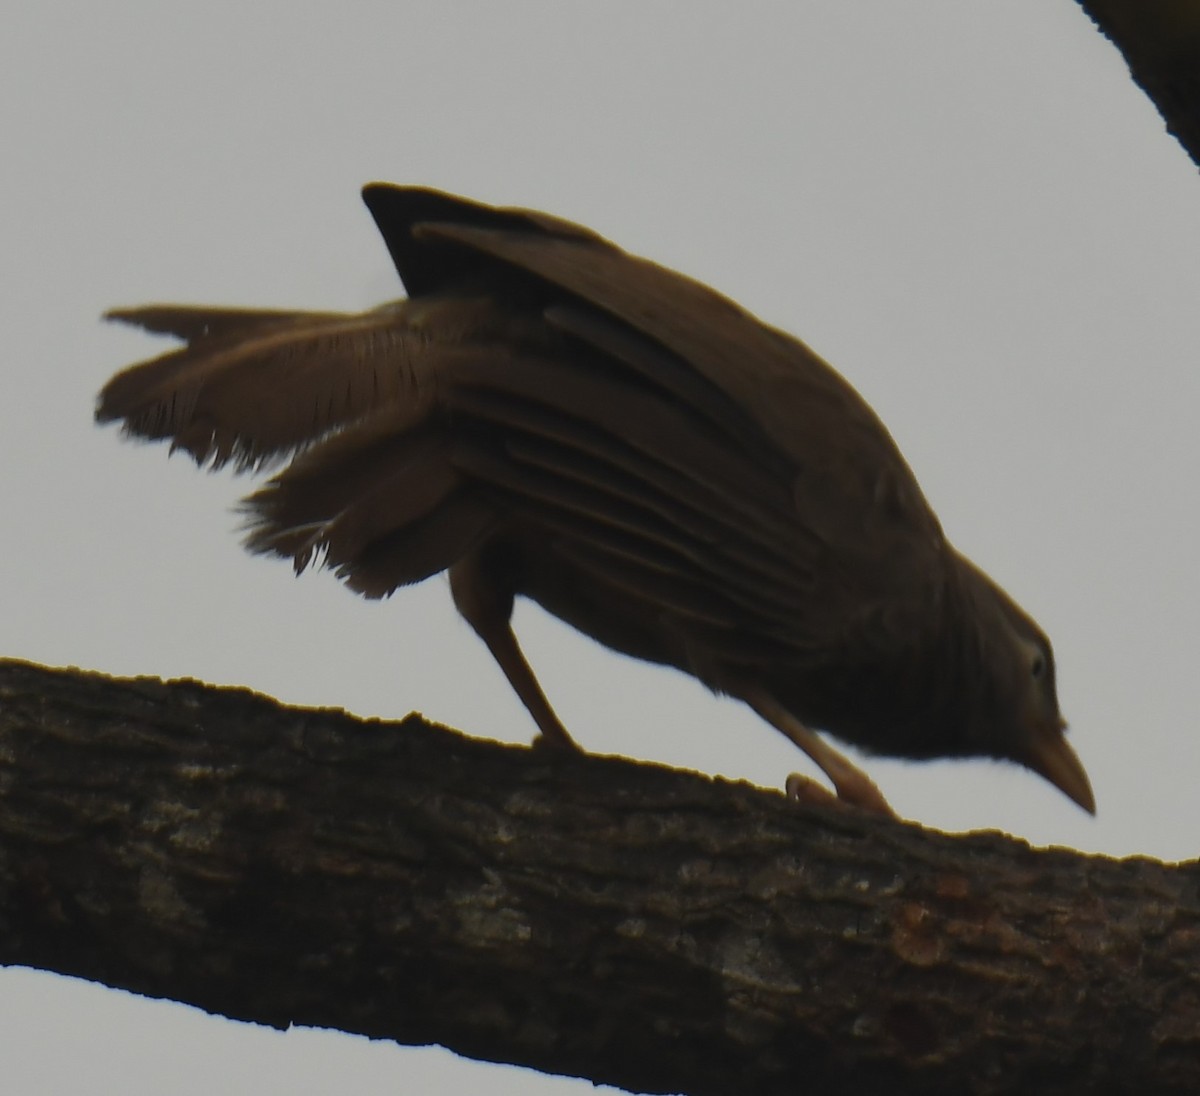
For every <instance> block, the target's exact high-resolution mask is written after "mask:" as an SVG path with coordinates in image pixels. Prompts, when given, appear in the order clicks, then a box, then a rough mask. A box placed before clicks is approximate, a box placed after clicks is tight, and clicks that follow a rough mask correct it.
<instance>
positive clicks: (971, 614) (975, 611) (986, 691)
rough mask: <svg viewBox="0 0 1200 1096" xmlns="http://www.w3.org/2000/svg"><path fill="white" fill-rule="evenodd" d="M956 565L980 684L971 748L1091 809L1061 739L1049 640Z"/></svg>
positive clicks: (1086, 785)
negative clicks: (1043, 780)
mask: <svg viewBox="0 0 1200 1096" xmlns="http://www.w3.org/2000/svg"><path fill="white" fill-rule="evenodd" d="M960 558H961V557H960ZM962 563H963V565H964V573H965V575H966V579H967V582H966V585H967V587H968V590H969V595H970V596H969V597H968V598H967V605H968V619H969V622H970V623H969V626H970V628H971V630H972V632H973V634H974V638H975V643H974V644H973V648H974V649H973V650H972V651H971V653H970V661H971V662H973V663H975V665H973V666H972V667H971V669H972V676H973V677H976V683H977V686H978V687H977V689H975V690H973V697H974V701H973V711H972V712H971V713H970V716H969V734H970V738H971V744H972V748H973V750H974V751H975V752H978V753H982V754H990V755H992V756H994V757H997V758H1003V759H1005V760H1009V761H1016V762H1018V763H1019V764H1021V765H1024V766H1025V767H1026V768H1028V769H1031V770H1032V771H1033V772H1035V773H1038V774H1039V775H1041V776H1043V777H1045V778H1046V779H1047V780H1048V781H1050V783H1051V784H1053V785H1054V786H1055V787H1056V788H1058V790H1059V791H1061V792H1062V793H1063V794H1064V795H1065V796H1067V798H1068V799H1071V800H1072V801H1073V802H1075V803H1078V804H1079V806H1081V807H1082V808H1083V809H1084V810H1085V811H1087V812H1088V813H1089V814H1095V813H1096V800H1095V797H1094V796H1093V794H1092V786H1091V783H1090V782H1089V780H1088V777H1087V773H1086V772H1085V771H1084V768H1083V765H1082V764H1081V763H1080V760H1079V758H1078V756H1077V755H1076V753H1075V751H1074V750H1073V749H1072V748H1071V746H1070V744H1069V743H1068V742H1067V739H1066V728H1067V722H1066V720H1065V719H1064V718H1063V716H1062V713H1061V712H1060V711H1059V707H1058V689H1057V685H1056V682H1055V666H1054V651H1053V649H1052V648H1051V646H1050V640H1049V638H1047V636H1046V634H1045V633H1044V632H1043V631H1042V630H1041V628H1039V627H1038V625H1037V623H1036V622H1035V621H1034V620H1033V619H1032V618H1031V617H1030V616H1029V615H1028V614H1027V613H1026V612H1025V611H1024V610H1023V609H1021V607H1020V606H1019V605H1017V604H1016V602H1014V601H1013V600H1012V598H1010V597H1009V596H1008V594H1006V593H1005V592H1004V591H1003V590H1002V589H1000V587H999V586H997V585H996V584H995V583H994V582H992V580H991V579H989V578H988V577H987V575H985V574H984V573H983V572H982V571H980V570H979V569H978V568H977V567H975V566H974V564H972V563H970V561H968V560H965V559H962Z"/></svg>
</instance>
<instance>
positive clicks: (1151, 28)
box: [1079, 0, 1200, 166]
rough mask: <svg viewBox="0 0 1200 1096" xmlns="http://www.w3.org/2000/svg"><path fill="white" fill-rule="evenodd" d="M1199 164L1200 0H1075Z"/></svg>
mask: <svg viewBox="0 0 1200 1096" xmlns="http://www.w3.org/2000/svg"><path fill="white" fill-rule="evenodd" d="M1079 4H1080V7H1082V8H1083V10H1084V11H1085V12H1086V13H1087V14H1088V15H1089V16H1090V17H1091V18H1092V20H1093V21H1094V22H1095V23H1096V25H1097V26H1098V27H1099V28H1100V30H1101V31H1102V32H1103V33H1104V35H1105V37H1107V38H1108V39H1109V40H1110V41H1111V42H1112V43H1113V44H1114V45H1115V46H1116V47H1117V49H1119V50H1120V51H1121V55H1122V56H1123V57H1124V58H1125V63H1126V64H1127V65H1128V66H1129V72H1130V75H1131V76H1132V77H1133V79H1134V82H1135V83H1136V84H1138V86H1139V87H1141V89H1142V90H1143V91H1144V92H1145V93H1146V94H1147V95H1148V96H1149V97H1150V99H1151V101H1152V102H1153V103H1154V105H1155V106H1156V107H1158V112H1159V114H1161V115H1162V117H1163V121H1165V122H1166V123H1167V130H1168V131H1169V132H1170V133H1171V134H1172V135H1174V137H1175V139H1176V140H1177V141H1179V143H1180V144H1181V145H1182V146H1183V147H1184V149H1185V150H1186V151H1187V153H1188V155H1189V156H1191V158H1192V162H1193V163H1194V164H1196V165H1197V166H1200V0H1079Z"/></svg>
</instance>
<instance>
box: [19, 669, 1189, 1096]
mask: <svg viewBox="0 0 1200 1096" xmlns="http://www.w3.org/2000/svg"><path fill="white" fill-rule="evenodd" d="M0 962H3V963H20V964H27V965H30V966H34V967H41V968H44V969H46V970H52V971H60V972H62V973H65V974H73V975H79V976H82V977H85V978H91V979H95V980H97V981H100V982H104V983H106V984H108V985H112V986H121V987H124V988H127V989H131V990H135V991H138V992H141V993H145V994H149V995H152V996H158V997H170V998H173V999H176V1000H180V1001H186V1002H189V1003H191V1004H194V1005H198V1006H200V1007H201V1008H204V1009H208V1010H210V1011H212V1012H217V1013H222V1014H224V1015H226V1016H230V1017H235V1018H241V1019H247V1020H255V1021H258V1022H259V1023H264V1024H271V1025H275V1026H284V1025H287V1024H310V1025H317V1026H322V1027H333V1028H341V1029H343V1030H345V1031H351V1032H360V1033H363V1034H367V1035H371V1036H379V1037H385V1038H390V1039H394V1040H397V1041H399V1042H402V1043H430V1042H436V1043H442V1044H444V1045H446V1046H448V1047H450V1048H451V1049H453V1050H456V1051H458V1052H460V1053H462V1054H466V1055H470V1056H472V1057H477V1058H485V1059H493V1060H496V1061H504V1062H513V1063H517V1064H523V1065H527V1066H533V1067H535V1068H537V1069H541V1070H546V1071H549V1072H556V1073H564V1074H571V1075H578V1076H582V1077H589V1078H591V1079H593V1080H595V1081H603V1082H607V1083H609V1084H613V1085H617V1086H619V1087H622V1088H626V1089H629V1090H631V1091H645V1092H684V1093H691V1094H696V1096H700V1094H706V1096H707V1094H714V1096H715V1094H724V1093H737V1094H739V1096H741V1094H744V1093H746V1092H754V1093H758V1094H773V1093H798V1092H813V1093H820V1092H838V1093H845V1092H876V1091H880V1092H881V1091H887V1092H891V1093H908V1092H912V1093H916V1092H920V1093H963V1092H971V1093H1001V1092H1014V1093H1016V1092H1020V1093H1029V1092H1039V1093H1070V1092H1094V1091H1097V1090H1100V1089H1105V1090H1108V1089H1110V1088H1117V1089H1120V1088H1124V1087H1128V1088H1129V1090H1130V1091H1134V1090H1136V1091H1153V1092H1169V1091H1178V1092H1185V1091H1186V1092H1196V1091H1200V975H1198V974H1197V971H1200V869H1198V867H1197V865H1196V864H1188V865H1180V866H1168V865H1164V864H1161V863H1158V862H1155V861H1152V860H1146V859H1134V860H1124V861H1115V860H1111V859H1107V858H1104V857H1088V856H1082V855H1079V854H1076V853H1072V852H1068V851H1065V850H1052V851H1036V850H1033V849H1030V848H1029V847H1028V846H1027V845H1025V844H1023V843H1022V842H1019V841H1015V840H1012V839H1010V838H1007V837H1004V836H1001V835H999V834H970V835H965V836H960V837H951V836H947V835H944V834H940V833H935V832H931V831H926V830H922V829H920V828H919V827H917V826H914V825H911V824H903V823H897V822H891V821H887V820H883V819H877V818H869V817H865V816H863V815H861V814H859V813H858V812H851V811H845V810H840V809H837V808H824V809H820V808H816V807H800V806H797V805H795V804H790V803H787V802H786V801H785V800H784V799H783V798H782V797H781V796H779V795H777V794H774V793H769V792H764V791H762V790H759V789H756V788H752V787H749V786H746V785H741V784H731V783H727V782H724V781H720V780H711V779H708V778H705V777H703V776H699V775H696V774H693V773H685V772H677V771H673V770H669V769H665V768H661V767H657V766H650V765H644V764H636V763H633V762H629V761H624V760H619V759H612V758H599V757H584V758H580V759H572V758H561V757H558V756H556V755H553V754H551V753H550V752H549V751H546V750H529V749H522V748H514V747H508V746H502V745H498V744H495V743H490V742H486V741H480V740H477V739H471V738H467V737H465V736H463V735H460V734H458V733H456V732H454V731H450V730H446V729H444V728H439V727H436V726H432V725H430V724H428V723H425V722H424V721H422V720H421V719H420V718H418V717H416V716H410V717H409V718H408V719H406V720H404V721H403V722H401V723H380V722H362V721H359V720H356V719H353V718H351V717H349V716H347V715H345V714H343V713H341V712H339V711H330V710H309V709H295V708H286V707H282V706H280V705H278V704H276V703H275V702H273V701H271V700H269V699H267V698H264V697H261V696H258V695H255V694H253V693H250V692H248V691H245V690H236V689H217V688H211V687H208V686H204V685H200V684H196V683H192V682H175V683H170V684H164V683H162V682H159V681H157V680H152V679H138V680H114V679H109V678H105V677H101V676H98V675H95V674H84V673H78V672H68V671H55V670H47V669H44V668H40V667H36V666H32V665H29V664H26V663H19V662H0Z"/></svg>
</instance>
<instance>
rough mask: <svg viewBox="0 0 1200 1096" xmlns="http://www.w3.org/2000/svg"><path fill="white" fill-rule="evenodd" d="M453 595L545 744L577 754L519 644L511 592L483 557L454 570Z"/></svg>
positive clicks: (469, 558) (471, 557)
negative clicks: (514, 625) (573, 751)
mask: <svg viewBox="0 0 1200 1096" xmlns="http://www.w3.org/2000/svg"><path fill="white" fill-rule="evenodd" d="M450 593H451V594H452V595H453V597H454V604H455V607H456V608H457V609H458V611H459V613H461V614H462V617H463V619H464V620H465V621H466V622H467V623H468V624H470V625H471V627H472V628H474V629H475V632H476V634H477V635H478V636H479V638H480V639H482V640H483V642H484V643H486V644H487V649H488V650H489V651H491V652H492V657H493V658H494V659H495V660H496V662H497V664H498V665H499V666H500V669H502V670H503V671H504V676H505V677H507V678H508V683H509V684H510V685H511V686H512V687H513V690H514V691H515V692H516V694H517V696H519V697H520V698H521V701H522V703H523V704H524V705H525V707H526V708H527V709H528V710H529V714H530V715H531V716H533V721H534V722H535V723H536V724H537V726H538V730H539V731H541V742H542V743H544V744H545V745H548V746H554V747H557V748H558V749H566V750H576V751H578V750H579V745H578V744H577V743H576V742H575V740H574V739H573V738H572V737H571V736H570V734H568V733H567V729H566V727H564V726H563V725H562V721H561V720H560V719H559V718H558V716H557V715H555V714H554V709H553V708H551V707H550V702H549V701H548V700H547V699H546V694H545V693H544V692H542V687H541V686H540V685H539V684H538V681H537V678H536V677H534V674H533V670H532V669H531V668H530V666H529V663H528V661H527V660H526V658H525V655H524V654H523V653H522V651H521V647H520V644H518V643H517V637H516V635H515V634H514V633H513V630H512V624H511V622H510V621H511V618H512V607H513V593H512V590H511V589H510V588H508V587H507V586H505V585H504V584H503V583H501V582H500V581H498V579H497V577H496V576H495V575H493V574H491V573H489V569H488V566H487V561H486V559H485V557H484V556H483V553H481V552H476V553H473V554H471V555H469V556H466V557H465V558H463V559H461V560H459V562H458V563H456V564H454V566H453V567H451V568H450Z"/></svg>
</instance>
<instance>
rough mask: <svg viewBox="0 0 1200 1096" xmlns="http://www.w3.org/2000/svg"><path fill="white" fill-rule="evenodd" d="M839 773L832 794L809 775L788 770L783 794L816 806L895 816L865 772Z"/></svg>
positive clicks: (799, 801) (886, 816)
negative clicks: (856, 809)
mask: <svg viewBox="0 0 1200 1096" xmlns="http://www.w3.org/2000/svg"><path fill="white" fill-rule="evenodd" d="M839 776H840V777H841V778H842V779H841V782H840V784H839V786H838V790H837V794H836V795H835V794H834V793H833V792H831V791H830V790H829V789H828V788H825V787H823V786H822V785H821V784H818V783H817V782H816V781H815V780H813V779H812V778H811V777H808V776H802V775H801V774H800V773H790V774H789V775H788V778H787V781H786V783H785V784H784V789H785V791H786V793H787V797H788V798H789V799H794V800H795V801H796V802H797V803H806V804H810V805H812V806H820V807H828V806H830V805H831V804H836V805H837V806H839V807H857V808H859V809H860V810H864V811H867V812H869V813H870V814H881V815H883V816H884V817H885V818H897V817H898V815H897V814H896V812H895V811H894V810H892V808H891V805H890V804H889V803H888V801H887V800H886V799H884V798H883V793H882V792H881V791H880V790H879V789H878V788H877V787H876V786H875V784H874V782H873V781H872V780H871V779H870V778H869V777H868V776H866V774H865V773H863V772H861V771H860V770H858V769H854V770H852V775H851V774H846V773H840V774H839Z"/></svg>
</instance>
